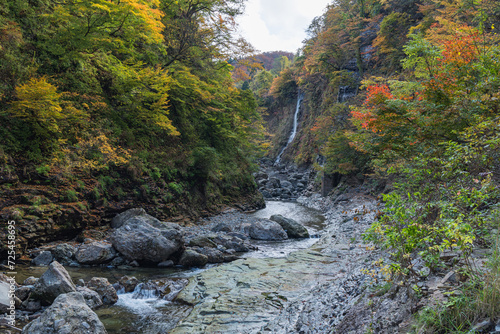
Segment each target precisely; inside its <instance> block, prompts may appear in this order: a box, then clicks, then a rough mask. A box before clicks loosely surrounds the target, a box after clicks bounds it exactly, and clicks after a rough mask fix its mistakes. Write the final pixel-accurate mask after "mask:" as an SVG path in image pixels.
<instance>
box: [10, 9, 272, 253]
mask: <svg viewBox="0 0 500 334" xmlns="http://www.w3.org/2000/svg"><path fill="white" fill-rule="evenodd" d="M243 2H244V1H243V0H230V1H221V0H197V1H173V0H165V1H163V0H161V1H159V0H127V1H119V2H117V1H110V0H98V1H96V0H85V1H52V0H40V1H39V0H13V1H10V0H9V1H2V2H1V4H0V100H1V103H0V124H1V127H0V138H1V139H0V187H1V192H2V196H1V199H0V208H1V210H2V212H1V213H2V215H3V216H4V217H11V218H16V219H18V220H23V221H28V222H30V221H31V222H33V223H36V224H33V225H30V224H26V225H30V226H32V227H30V228H28V227H24V228H25V230H24V231H23V232H24V234H23V237H22V238H25V239H26V240H27V241H29V239H30V238H32V239H34V238H39V239H40V238H41V237H42V236H43V238H41V239H42V241H44V238H45V241H48V240H50V239H51V238H54V237H60V236H61V235H64V234H66V237H71V236H74V235H75V233H77V231H79V230H81V228H82V227H84V226H87V225H88V224H98V223H99V221H100V220H101V218H103V217H107V216H113V215H114V214H116V213H117V212H120V211H123V210H124V209H126V208H130V207H134V206H138V205H139V204H138V203H140V206H142V207H146V208H147V209H148V211H149V212H152V213H154V214H155V215H157V216H159V217H164V218H167V217H168V218H170V219H172V220H177V221H180V220H189V219H190V218H193V217H198V216H199V215H200V214H208V213H209V212H216V211H217V210H218V209H219V208H220V207H221V206H223V205H226V204H229V203H240V204H241V206H243V207H245V206H248V207H253V206H256V207H258V206H262V205H263V201H262V197H261V196H260V194H258V193H257V192H256V191H255V189H256V188H255V182H254V181H253V178H252V174H251V173H252V172H254V171H255V168H256V167H255V166H256V165H255V163H254V162H255V158H256V157H258V156H259V155H260V154H261V151H262V150H263V149H264V148H265V147H264V144H263V141H261V138H262V135H263V125H262V122H261V117H260V115H259V113H258V112H257V104H256V100H255V98H254V96H253V95H252V93H251V91H249V90H247V91H245V90H241V89H239V88H236V87H235V85H234V82H233V79H232V77H231V73H232V70H233V66H231V65H230V62H231V61H232V59H235V58H237V57H240V58H241V57H244V56H246V55H249V54H251V53H252V51H253V50H252V48H251V46H249V45H248V44H247V43H246V42H245V41H244V40H243V39H242V38H240V37H238V35H237V34H236V33H235V31H236V30H235V29H236V24H235V21H234V18H235V17H236V16H238V15H240V14H241V13H242V11H243V8H244V7H243V5H244V4H243ZM33 226H35V227H33ZM54 231H57V233H55V234H54V233H53V232H54ZM56 235H57V236H56ZM26 240H24V241H26ZM21 244H23V242H21Z"/></svg>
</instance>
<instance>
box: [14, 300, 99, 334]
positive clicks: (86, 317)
mask: <svg viewBox="0 0 500 334" xmlns="http://www.w3.org/2000/svg"><path fill="white" fill-rule="evenodd" d="M41 333H43V334H89V333H92V334H104V333H107V332H106V329H105V328H104V325H103V324H102V322H101V321H100V320H99V318H98V317H97V314H95V313H94V311H92V310H91V309H90V307H88V305H87V304H86V303H85V299H84V298H83V296H82V294H81V293H79V292H71V293H66V294H62V295H59V296H58V297H57V298H56V300H55V301H54V303H53V304H52V305H51V306H50V307H49V308H47V309H46V310H45V312H43V313H42V315H41V316H40V317H39V318H38V319H36V320H34V321H32V322H31V323H29V324H28V325H26V326H25V327H24V328H23V331H22V334H41Z"/></svg>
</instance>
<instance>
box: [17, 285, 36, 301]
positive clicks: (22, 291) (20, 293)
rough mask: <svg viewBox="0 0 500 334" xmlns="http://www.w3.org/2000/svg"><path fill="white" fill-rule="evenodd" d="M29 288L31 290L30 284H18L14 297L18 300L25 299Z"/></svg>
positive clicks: (28, 293) (29, 291)
mask: <svg viewBox="0 0 500 334" xmlns="http://www.w3.org/2000/svg"><path fill="white" fill-rule="evenodd" d="M31 290H33V287H32V286H20V287H18V288H16V297H17V298H19V299H20V300H26V299H27V298H28V297H29V295H30V293H31Z"/></svg>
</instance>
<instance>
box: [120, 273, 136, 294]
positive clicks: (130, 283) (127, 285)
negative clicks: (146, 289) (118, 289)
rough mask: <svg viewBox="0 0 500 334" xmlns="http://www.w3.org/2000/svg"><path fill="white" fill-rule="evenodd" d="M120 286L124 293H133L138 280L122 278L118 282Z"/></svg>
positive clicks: (127, 277)
mask: <svg viewBox="0 0 500 334" xmlns="http://www.w3.org/2000/svg"><path fill="white" fill-rule="evenodd" d="M118 282H119V283H120V285H121V286H123V289H124V290H125V292H132V291H134V289H135V287H136V286H137V284H139V280H138V279H137V278H135V277H133V276H132V277H129V276H123V277H122V278H120V279H119V280H118Z"/></svg>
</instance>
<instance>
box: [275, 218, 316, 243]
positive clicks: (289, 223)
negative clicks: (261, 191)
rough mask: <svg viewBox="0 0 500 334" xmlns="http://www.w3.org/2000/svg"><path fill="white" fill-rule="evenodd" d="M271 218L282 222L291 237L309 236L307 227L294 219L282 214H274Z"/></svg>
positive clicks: (279, 222)
mask: <svg viewBox="0 0 500 334" xmlns="http://www.w3.org/2000/svg"><path fill="white" fill-rule="evenodd" d="M271 220H272V221H275V222H277V223H278V224H280V225H281V227H283V229H284V230H285V232H286V234H287V235H288V237H289V238H309V232H307V229H306V228H305V227H304V226H303V225H301V224H299V223H297V222H296V221H295V220H293V219H290V218H285V217H283V216H282V215H273V216H271Z"/></svg>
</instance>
